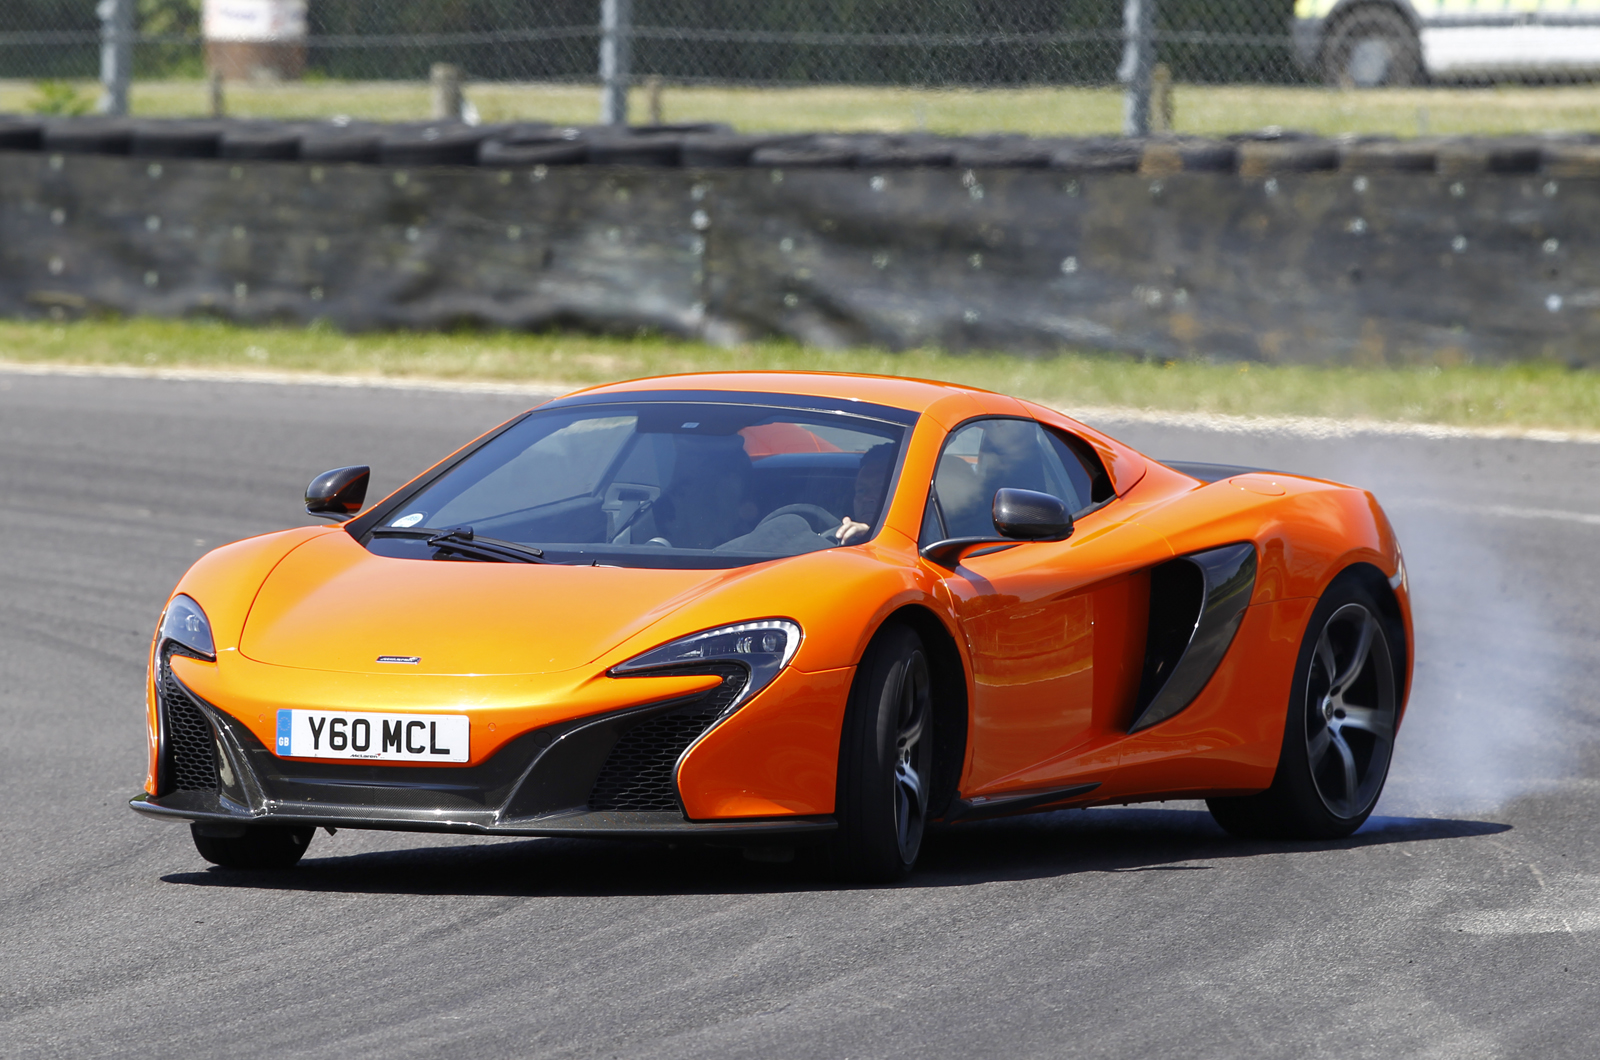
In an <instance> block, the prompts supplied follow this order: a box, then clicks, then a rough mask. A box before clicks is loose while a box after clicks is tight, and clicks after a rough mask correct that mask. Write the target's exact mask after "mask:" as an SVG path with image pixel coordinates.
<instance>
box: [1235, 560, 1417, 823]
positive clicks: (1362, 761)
mask: <svg viewBox="0 0 1600 1060" xmlns="http://www.w3.org/2000/svg"><path fill="white" fill-rule="evenodd" d="M1389 638H1390V627H1389V623H1388V622H1387V621H1385V619H1384V616H1383V612H1382V610H1380V608H1379V607H1378V604H1377V602H1376V601H1375V600H1373V598H1372V596H1371V594H1370V593H1368V592H1367V591H1366V590H1365V589H1363V588H1361V587H1359V586H1357V585H1355V584H1352V583H1349V582H1345V583H1342V584H1341V583H1335V584H1334V585H1333V586H1332V587H1331V588H1330V589H1329V590H1328V592H1327V593H1326V594H1325V595H1324V596H1323V598H1322V599H1321V600H1320V601H1319V602H1318V603H1317V607H1316V610H1314V611H1313V612H1312V613H1311V621H1310V623H1308V624H1307V627H1306V635H1305V639H1304V641H1303V642H1302V643H1301V647H1300V656H1299V659H1298V661H1297V662H1296V665H1295V679H1294V685H1293V688H1292V691H1291V693H1290V698H1289V713H1288V717H1287V719H1286V721H1285V724H1284V733H1283V751H1282V753H1281V755H1280V757H1279V759H1278V771H1277V774H1276V775H1275V776H1274V777H1273V781H1272V787H1270V788H1268V789H1267V790H1266V791H1264V792H1262V793H1261V794H1259V795H1250V796H1246V797H1243V798H1226V799H1211V800H1209V801H1208V802H1207V804H1206V805H1207V806H1208V807H1209V808H1210V810H1211V816H1212V817H1214V818H1216V821H1217V823H1218V824H1220V825H1221V826H1222V827H1223V828H1225V829H1227V830H1228V831H1229V832H1232V833H1233V834H1234V835H1239V836H1247V837H1251V838H1274V839H1340V838H1343V837H1344V836H1347V835H1349V834H1350V833H1352V832H1354V831H1355V830H1356V829H1357V828H1360V827H1361V825H1362V824H1363V823H1365V822H1366V819H1367V817H1368V816H1369V815H1371V813H1372V809H1373V807H1374V806H1376V805H1377V803H1378V796H1379V794H1381V793H1382V791H1383V783H1384V780H1385V779H1386V778H1387V777H1388V775H1389V760H1390V758H1391V756H1392V755H1393V753H1394V736H1395V728H1396V726H1397V725H1398V724H1399V706H1400V693H1399V687H1400V686H1399V683H1398V681H1397V680H1396V677H1395V669H1394V652H1393V651H1392V649H1391V648H1390V644H1389Z"/></svg>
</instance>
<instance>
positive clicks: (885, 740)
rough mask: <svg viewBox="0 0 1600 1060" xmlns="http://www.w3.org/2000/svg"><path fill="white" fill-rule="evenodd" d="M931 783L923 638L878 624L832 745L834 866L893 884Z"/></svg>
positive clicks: (908, 861)
mask: <svg viewBox="0 0 1600 1060" xmlns="http://www.w3.org/2000/svg"><path fill="white" fill-rule="evenodd" d="M932 781H933V694H932V685H931V681H930V676H929V667H928V658H927V654H926V650H925V649H924V648H923V645H922V638H920V637H918V636H917V634H916V633H915V632H913V631H912V630H911V629H909V628H907V627H905V626H901V625H891V626H887V627H885V628H884V629H882V630H880V631H879V633H878V635H877V636H876V637H875V638H873V641H872V644H871V645H870V646H869V647H868V648H867V652H866V655H865V656H864V657H863V658H862V660H861V665H860V666H858V667H857V668H856V677H855V682H854V683H853V684H852V685H851V687H850V700H849V703H848V705H847V706H846V708H845V717H844V733H843V735H842V737H841V739H840V743H839V787H838V795H837V803H836V808H835V814H836V816H837V818H838V821H839V830H838V832H837V833H835V835H834V838H833V843H832V850H831V854H832V858H831V860H832V862H833V867H834V869H835V871H836V872H837V873H838V874H839V875H842V876H844V877H846V878H848V879H853V880H860V881H863V882H869V883H892V882H894V881H895V880H899V879H902V878H903V877H905V875H906V874H907V873H909V872H910V871H911V869H912V867H913V866H915V865H916V862H917V853H918V852H919V851H920V849H921V847H922V834H923V830H924V828H925V827H926V824H927V818H928V802H929V797H930V795H931V794H932V792H931V790H930V789H931V787H932Z"/></svg>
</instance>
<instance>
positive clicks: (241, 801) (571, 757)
mask: <svg viewBox="0 0 1600 1060" xmlns="http://www.w3.org/2000/svg"><path fill="white" fill-rule="evenodd" d="M731 691H732V692H736V691H737V688H733V689H732V690H731ZM722 694H729V688H728V686H727V685H724V686H723V687H722V688H718V689H713V690H712V691H710V692H707V693H704V694H701V695H696V696H692V697H688V698H686V699H677V700H669V701H666V702H662V703H655V704H650V705H647V706H642V707H633V708H630V709H627V710H622V711H616V712H613V713H609V714H604V715H600V716H598V717H589V718H582V719H579V720H577V721H569V722H563V723H561V724H558V725H552V726H548V727H546V728H543V729H537V730H534V731H532V732H527V733H524V734H522V735H521V736H519V737H517V738H516V739H514V740H512V741H510V742H509V743H507V744H506V745H505V746H504V747H502V748H501V749H500V750H499V751H497V752H496V753H495V754H494V755H493V756H492V757H490V758H489V759H487V760H486V761H484V762H482V763H480V764H478V765H476V766H467V767H457V768H429V767H396V766H383V765H371V764H363V763H346V762H327V761H317V762H306V761H301V760H296V759H285V758H279V757H278V756H277V755H275V754H273V753H272V751H271V750H270V749H268V748H267V747H265V746H264V745H263V744H262V743H261V741H260V740H258V739H257V738H256V736H255V734H254V733H252V732H251V731H250V730H249V729H248V728H246V727H245V726H244V725H242V724H240V723H239V722H238V721H237V720H235V719H234V718H233V717H231V716H230V715H229V714H228V713H227V712H226V711H222V710H219V709H218V708H216V707H215V706H213V705H212V704H210V703H208V702H206V701H205V700H203V699H201V698H200V697H199V696H198V695H196V694H195V693H194V692H193V691H191V690H190V689H189V688H187V687H186V686H185V685H184V684H183V683H182V682H181V681H179V680H178V679H177V678H176V676H174V675H173V673H172V671H171V670H170V669H169V668H167V667H163V672H162V674H161V680H160V682H159V683H158V697H157V698H158V701H159V706H160V710H159V718H160V726H161V735H160V742H161V746H162V752H161V755H162V757H161V767H160V768H159V770H158V772H159V774H160V776H161V777H162V778H163V781H162V787H161V789H160V790H159V792H158V794H157V795H156V796H154V797H152V796H150V795H143V794H142V795H139V796H138V797H136V798H134V799H133V800H132V801H131V802H130V804H129V805H130V807H131V808H132V809H133V810H135V811H137V812H139V813H142V814H145V815H147V816H150V817H155V818H159V819H163V820H171V821H188V822H191V823H196V824H201V825H203V826H205V827H206V829H207V830H208V831H211V832H213V833H215V834H230V833H233V834H237V833H238V832H239V831H240V830H242V829H244V828H247V827H249V826H251V825H257V824H274V825H302V826H303V825H313V826H319V827H329V828H373V829H387V830H394V831H410V832H455V833H467V834H475V835H515V836H591V837H593V836H610V837H618V838H651V837H687V836H702V837H706V838H716V837H724V836H725V837H742V836H774V835H779V836H800V835H806V834H815V833H824V832H828V831H832V830H833V829H834V828H835V827H836V822H835V821H834V820H833V818H832V817H827V816H792V817H778V818H740V819H734V820H716V821H693V820H690V819H689V818H688V817H687V815H686V814H684V812H683V809H682V804H681V802H680V800H679V799H678V796H677V790H676V782H675V776H674V766H675V763H676V761H677V760H678V756H679V755H680V754H681V753H682V747H683V746H687V745H688V744H689V743H691V742H692V741H693V740H694V739H696V738H697V737H698V734H700V733H703V732H704V731H706V728H707V727H708V726H709V725H711V724H712V721H711V719H713V718H715V716H716V715H717V713H718V712H719V710H720V708H719V706H718V703H717V700H718V698H719V695H722ZM646 723H648V724H646ZM662 733H667V734H669V738H668V739H666V741H665V742H663V738H662V736H661V734H662ZM652 740H653V741H655V742H654V743H651V742H650V741H652ZM673 741H677V742H673ZM680 745H681V746H680ZM652 754H653V755H654V756H655V757H654V758H653V759H651V758H650V757H649V756H650V755H652ZM630 770H631V771H632V772H629V771H630Z"/></svg>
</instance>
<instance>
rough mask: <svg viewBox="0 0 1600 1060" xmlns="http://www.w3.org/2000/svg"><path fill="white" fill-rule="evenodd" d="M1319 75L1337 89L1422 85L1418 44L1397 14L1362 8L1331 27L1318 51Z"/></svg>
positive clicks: (1395, 12)
mask: <svg viewBox="0 0 1600 1060" xmlns="http://www.w3.org/2000/svg"><path fill="white" fill-rule="evenodd" d="M1322 74H1323V77H1324V78H1325V79H1326V80H1327V82H1328V84H1330V85H1335V86H1339V87H1346V86H1348V87H1352V88H1378V87H1382V86H1390V87H1404V86H1406V85H1419V84H1421V83H1422V81H1423V72H1422V43H1421V42H1420V41H1419V40H1418V39H1417V31H1416V30H1415V29H1413V28H1412V26H1411V23H1410V22H1409V21H1407V20H1406V17H1405V16H1404V15H1402V14H1401V13H1400V12H1398V11H1395V10H1394V9H1392V8H1388V7H1376V6H1374V7H1363V8H1358V9H1356V10H1355V11H1353V12H1351V13H1350V14H1349V15H1347V16H1345V17H1344V18H1342V19H1340V20H1339V21H1338V22H1337V23H1335V25H1334V27H1333V29H1331V30H1330V31H1329V32H1328V39H1327V43H1326V44H1324V45H1323V49H1322Z"/></svg>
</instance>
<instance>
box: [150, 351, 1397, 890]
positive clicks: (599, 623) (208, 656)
mask: <svg viewBox="0 0 1600 1060" xmlns="http://www.w3.org/2000/svg"><path fill="white" fill-rule="evenodd" d="M366 484H367V469H366V468H365V467H350V468H341V469H338V470H336V471H330V472H328V473H326V474H324V475H322V476H319V477H318V478H317V479H315V480H314V481H313V482H312V484H311V486H310V488H309V489H308V491H307V494H306V502H307V503H306V507H307V510H308V511H311V512H313V513H317V514H322V515H328V516H332V517H333V518H334V519H336V520H340V522H339V524H338V525H329V526H313V527H304V528H300V529H294V530H284V531H280V532H277V533H271V534H266V535H263V536H261V537H255V538H250V539H248V540H244V541H238V542H235V543H233V544H231V545H227V546H225V547H223V548H219V549H217V550H215V551H213V552H211V553H209V554H208V555H206V556H205V557H203V558H202V559H201V560H200V561H199V562H197V563H196V564H195V565H194V566H193V567H192V568H191V569H190V570H189V572H188V573H187V574H185V575H184V577H183V580H182V581H181V582H179V583H178V586H177V588H176V589H175V590H174V592H173V595H172V597H171V599H170V600H168V602H167V606H166V610H165V611H164V613H163V615H162V617H161V621H160V625H159V628H158V630H157V632H156V635H155V638H154V641H153V643H152V645H151V651H150V677H149V685H148V711H149V751H150V767H149V774H148V776H147V777H146V779H145V790H144V793H143V794H141V795H139V796H138V797H137V798H135V799H134V800H133V803H132V805H133V808H134V809H135V810H137V811H139V812H140V813H143V814H147V815H150V816H152V817H160V818H166V819H170V820H177V821H186V822H189V823H190V826H191V829H192V831H193V835H194V840H195V844H196V846H197V847H198V849H199V852H200V854H201V855H202V856H203V857H205V858H206V859H208V860H210V861H212V862H215V863H217V864H219V865H223V866H229V867H241V868H244V867H249V868H284V867H288V866H292V865H293V864H295V862H297V861H298V860H299V858H300V856H301V855H302V854H303V853H304V852H305V850H306V847H307V844H308V843H309V842H310V840H311V837H312V835H313V833H314V831H315V829H316V828H317V827H325V828H327V829H329V830H330V831H332V830H334V829H337V828H380V829H400V830H408V831H422V832H464V833H471V834H481V835H517V836H611V837H655V838H667V839H685V838H688V839H704V840H710V841H716V842H721V843H728V844H735V845H744V846H751V847H771V846H796V845H800V844H813V845H815V846H816V847H818V848H820V849H821V851H822V852H823V856H825V857H826V858H827V859H829V861H830V862H831V863H832V864H833V865H834V866H835V868H836V869H837V870H838V871H840V872H842V873H845V874H848V875H850V876H852V877H855V878H859V879H877V880H887V879H893V878H896V877H898V876H900V875H902V874H904V873H906V872H908V871H909V870H910V869H911V868H912V866H913V865H914V864H915V862H916V859H917V852H918V848H919V846H920V844H921V841H922V837H923V834H924V830H925V828H926V827H927V826H928V825H930V824H936V823H942V824H944V825H948V826H954V827H960V826H961V824H962V823H963V822H968V821H974V820H979V819H982V818H988V817H995V816H1001V815H1007V814H1017V813H1026V812H1030V811H1036V810H1053V809H1060V808H1064V807H1088V806H1095V805H1102V804H1108V803H1129V802H1138V801H1141V800H1152V799H1168V798H1203V799H1206V800H1207V802H1208V805H1209V806H1210V808H1211V812H1212V813H1213V815H1215V817H1216V819H1217V821H1218V822H1219V823H1220V824H1221V825H1222V826H1223V827H1224V828H1226V829H1227V830H1228V831H1230V832H1233V833H1235V834H1239V835H1251V836H1298V837H1308V838H1310V837H1335V836H1342V835H1346V834H1348V833H1350V832H1352V831H1354V830H1355V829H1356V828H1358V827H1359V826H1360V825H1361V823H1362V822H1363V821H1364V820H1366V818H1367V815H1368V814H1370V813H1371V812H1372V807H1373V805H1374V803H1375V802H1376V801H1377V799H1378V794H1379V792H1380V791H1381V789H1382V788H1383V784H1384V779H1385V777H1386V775H1387V772H1388V767H1389V761H1390V757H1391V752H1392V749H1393V746H1394V739H1395V734H1396V731H1397V729H1398V727H1399V723H1400V718H1401V713H1402V711H1403V709H1404V705H1405V700H1406V691H1407V686H1408V683H1409V677H1410V669H1411V643H1412V640H1411V617H1410V603H1409V599H1408V593H1407V586H1406V574H1405V566H1404V563H1403V562H1402V560H1401V555H1400V548H1399V546H1398V544H1397V543H1396V541H1395V536H1394V532H1393V530H1392V529H1391V528H1390V526H1389V522H1388V520H1387V519H1386V518H1385V516H1384V513H1383V511H1382V510H1381V509H1380V508H1379V506H1378V503H1377V502H1376V501H1375V500H1374V499H1373V497H1372V495H1371V494H1369V493H1366V492H1364V491H1362V490H1360V489H1355V488H1352V487H1349V486H1343V485H1339V484H1336V483H1332V482H1323V481H1318V480H1315V479H1308V478H1301V477H1297V476H1294V475H1286V474H1277V473H1270V472H1263V471H1257V470H1252V469H1249V468H1235V467H1222V466H1215V465H1201V464H1185V463H1175V462H1169V463H1160V462H1157V461H1155V460H1152V459H1150V458H1149V457H1146V456H1143V455H1141V454H1139V453H1137V452H1135V451H1133V450H1132V449H1129V448H1128V447H1127V446H1124V445H1121V444H1120V443H1118V442H1116V441H1114V440H1113V439H1111V438H1108V437H1106V436H1105V435H1103V434H1101V433H1099V432H1098V431H1095V430H1092V429H1090V428H1089V427H1086V426H1084V425H1083V424H1081V423H1078V422H1075V421H1074V420H1071V419H1068V418H1067V417H1065V416H1062V415H1060V414H1058V413H1056V412H1053V411H1051V410H1050V409H1048V408H1045V407H1043V406H1040V405H1036V404H1033V403H1031V402H1027V401H1021V400H1018V399H1015V398H1009V397H1003V396H1001V395H998V394H992V393H987V392H985V391H982V390H975V389H971V388H968V387H961V386H953V385H950V384H944V383H934V382H922V381H917V380H908V379H895V378H880V377H871V376H851V375H831V374H801V373H726V374H706V375H689V376H677V377H672V378H662V379H640V380H634V381H631V382H626V383H617V384H613V385H609V386H601V387H595V388H593V389H589V390H585V391H581V392H578V393H575V394H571V395H569V396H567V397H564V398H560V399H557V400H554V401H550V402H548V403H546V404H544V405H541V406H540V407H538V408H536V409H534V410H533V411H531V412H528V413H525V414H523V415H521V416H518V417H516V418H515V419H513V420H511V421H510V422H508V423H505V424H502V425H501V426H499V427H496V428H495V429H494V430H492V431H490V432H489V433H488V434H485V435H484V436H483V437H481V438H479V439H477V440H476V441H474V442H472V443H471V444H469V445H467V446H466V447H465V448H463V449H461V450H459V451H458V452H456V453H454V454H453V455H451V456H449V457H447V458H446V459H445V460H443V461H442V462H440V463H439V464H437V465H435V466H434V467H433V468H431V469H429V470H427V471H425V472H424V473H423V474H421V475H420V476H418V477H417V478H415V479H413V480H412V481H411V482H409V483H408V484H406V485H405V486H403V487H401V488H400V489H399V490H397V491H396V492H395V493H393V494H392V495H390V496H389V497H387V498H385V499H384V500H382V501H380V502H378V503H377V504H375V505H373V506H372V507H370V508H367V509H366V511H364V512H362V511H361V509H362V506H363V502H364V499H365V493H366ZM358 513H360V514H358Z"/></svg>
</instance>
